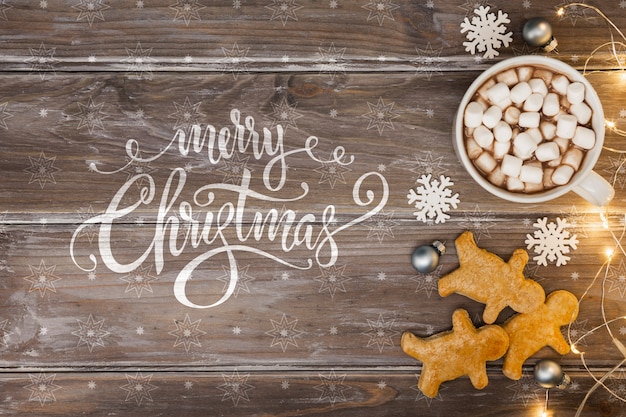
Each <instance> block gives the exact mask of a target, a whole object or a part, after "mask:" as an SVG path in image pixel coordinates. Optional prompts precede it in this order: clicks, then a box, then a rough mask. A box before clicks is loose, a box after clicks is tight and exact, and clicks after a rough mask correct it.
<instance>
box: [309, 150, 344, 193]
mask: <svg viewBox="0 0 626 417" xmlns="http://www.w3.org/2000/svg"><path fill="white" fill-rule="evenodd" d="M320 164H321V165H322V166H321V167H319V168H315V170H314V171H315V172H318V173H320V174H321V178H320V180H319V182H318V184H322V183H325V182H327V183H328V184H329V185H330V188H333V189H334V188H335V184H336V183H337V181H339V182H340V183H342V184H345V183H346V178H345V177H344V174H345V173H347V172H350V171H352V170H351V169H350V168H347V167H346V166H345V164H342V163H339V162H337V161H336V160H334V159H332V154H331V157H330V159H329V160H328V161H321V162H320Z"/></svg>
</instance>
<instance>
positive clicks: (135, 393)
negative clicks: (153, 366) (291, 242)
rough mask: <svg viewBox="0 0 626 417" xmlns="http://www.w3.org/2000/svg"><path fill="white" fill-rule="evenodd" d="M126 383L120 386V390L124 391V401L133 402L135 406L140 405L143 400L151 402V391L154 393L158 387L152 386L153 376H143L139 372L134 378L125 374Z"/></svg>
mask: <svg viewBox="0 0 626 417" xmlns="http://www.w3.org/2000/svg"><path fill="white" fill-rule="evenodd" d="M125 376H126V381H127V383H126V384H124V385H122V386H121V387H120V389H122V390H124V391H126V401H130V400H135V402H136V403H137V405H138V406H139V405H141V403H142V402H143V400H147V401H152V394H150V392H151V391H154V390H155V389H157V388H158V387H157V386H155V385H152V384H151V383H150V381H152V376H153V374H149V375H143V374H142V373H141V372H137V373H136V374H135V375H134V376H133V375H129V374H125Z"/></svg>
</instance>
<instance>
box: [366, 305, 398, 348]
mask: <svg viewBox="0 0 626 417" xmlns="http://www.w3.org/2000/svg"><path fill="white" fill-rule="evenodd" d="M394 322H395V320H391V321H385V319H384V317H383V315H382V313H381V314H379V315H378V319H377V320H376V321H374V320H370V319H367V324H368V325H369V327H370V328H369V330H368V331H366V332H363V334H364V335H366V336H368V337H369V341H368V342H367V347H370V346H373V345H376V346H378V351H379V352H381V353H382V351H383V348H384V347H385V346H391V347H393V339H394V338H395V337H396V336H397V335H398V334H399V333H398V331H397V330H393V329H392V327H393V325H394Z"/></svg>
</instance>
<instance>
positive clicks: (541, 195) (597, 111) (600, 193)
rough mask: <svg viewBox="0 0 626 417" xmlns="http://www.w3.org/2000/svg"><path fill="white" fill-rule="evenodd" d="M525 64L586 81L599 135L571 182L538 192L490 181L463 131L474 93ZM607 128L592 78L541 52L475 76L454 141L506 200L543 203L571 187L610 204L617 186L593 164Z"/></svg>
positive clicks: (471, 169) (476, 175) (479, 177)
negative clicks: (473, 157)
mask: <svg viewBox="0 0 626 417" xmlns="http://www.w3.org/2000/svg"><path fill="white" fill-rule="evenodd" d="M521 66H533V67H538V66H539V67H544V68H546V69H549V70H551V71H553V72H555V73H561V74H564V75H566V76H567V77H568V78H569V79H570V81H579V82H581V83H583V84H584V85H585V101H586V102H587V104H588V105H589V106H590V107H591V109H592V112H593V115H592V119H591V128H592V129H593V130H594V132H595V135H596V142H595V145H594V147H593V148H591V149H589V150H588V151H587V152H586V154H585V157H584V159H583V162H582V164H581V166H580V168H579V169H578V171H576V172H575V173H574V175H573V177H572V179H571V180H570V181H569V183H567V184H565V185H560V186H557V187H554V188H551V189H549V190H545V191H540V192H536V193H523V192H511V191H508V190H506V189H504V188H501V187H498V186H496V185H494V184H492V183H491V182H489V181H488V180H487V179H486V178H485V177H484V176H483V174H481V172H480V171H479V170H478V169H477V168H476V167H475V166H474V164H473V163H472V161H471V160H470V158H469V157H468V155H467V152H466V150H465V139H464V134H463V131H464V124H463V115H464V111H465V108H466V107H467V105H468V104H469V102H470V101H471V100H472V98H473V97H474V95H475V93H476V90H478V88H479V87H480V86H481V85H483V83H485V81H487V80H488V79H489V78H491V77H493V76H494V75H496V74H498V73H500V72H502V71H504V70H506V69H509V68H516V67H521ZM604 129H605V121H604V111H603V109H602V103H601V102H600V98H599V97H598V94H597V93H596V91H595V90H594V88H593V87H592V86H591V84H590V83H589V81H587V79H586V78H585V77H583V76H582V74H580V73H579V72H578V71H577V70H576V69H574V68H573V67H571V66H570V65H568V64H566V63H564V62H561V61H559V60H556V59H554V58H548V57H545V56H539V55H527V56H518V57H514V58H509V59H506V60H503V61H500V62H498V63H497V64H495V65H493V66H492V67H490V68H489V69H487V70H486V71H484V72H483V73H482V74H480V75H479V76H478V78H476V80H474V82H473V83H472V84H471V85H470V87H469V88H468V90H467V91H466V93H465V95H464V96H463V99H462V100H461V104H460V105H459V109H458V111H457V114H456V117H455V121H454V138H453V145H454V150H455V152H456V154H457V156H458V158H459V160H460V161H461V163H462V164H463V166H464V167H465V169H466V170H467V172H468V173H469V174H470V175H471V176H472V178H473V179H474V180H475V181H476V182H477V183H478V184H479V185H480V186H482V187H483V188H484V189H485V190H487V191H489V192H490V193H491V194H493V195H495V196H498V197H500V198H503V199H505V200H509V201H513V202H518V203H541V202H545V201H548V200H552V199H555V198H557V197H560V196H562V195H564V194H566V193H568V192H569V191H573V192H575V193H576V194H578V195H580V196H581V197H583V198H584V199H585V200H587V201H589V202H590V203H591V204H594V205H596V206H606V205H607V204H608V203H609V202H610V201H611V200H612V199H613V197H614V195H615V190H614V189H613V187H612V186H611V184H610V183H609V182H608V181H607V180H605V179H604V178H603V177H602V176H601V175H599V174H598V173H597V172H595V171H593V167H594V166H595V164H596V162H597V161H598V158H599V157H600V153H601V152H602V145H603V143H604Z"/></svg>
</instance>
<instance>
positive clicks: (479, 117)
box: [463, 101, 483, 127]
mask: <svg viewBox="0 0 626 417" xmlns="http://www.w3.org/2000/svg"><path fill="white" fill-rule="evenodd" d="M463 120H464V122H465V126H467V127H478V126H480V124H481V123H482V121H483V106H481V105H480V103H477V102H475V101H472V102H471V103H469V104H468V105H467V107H466V108H465V117H464V118H463Z"/></svg>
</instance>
